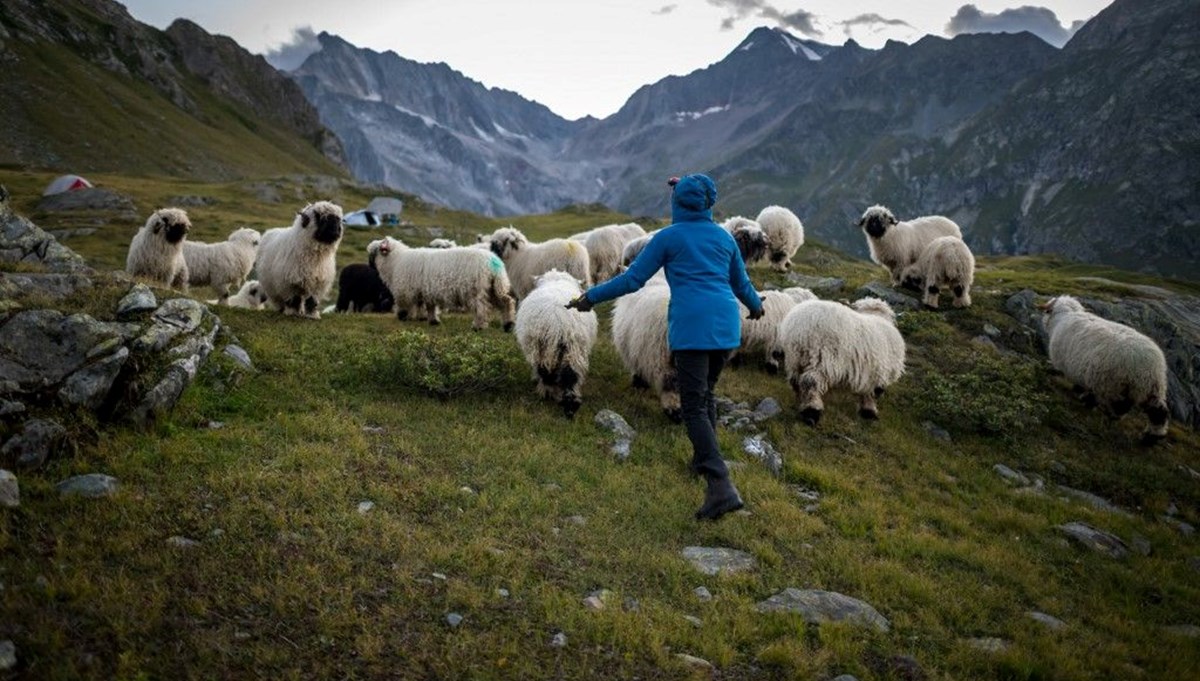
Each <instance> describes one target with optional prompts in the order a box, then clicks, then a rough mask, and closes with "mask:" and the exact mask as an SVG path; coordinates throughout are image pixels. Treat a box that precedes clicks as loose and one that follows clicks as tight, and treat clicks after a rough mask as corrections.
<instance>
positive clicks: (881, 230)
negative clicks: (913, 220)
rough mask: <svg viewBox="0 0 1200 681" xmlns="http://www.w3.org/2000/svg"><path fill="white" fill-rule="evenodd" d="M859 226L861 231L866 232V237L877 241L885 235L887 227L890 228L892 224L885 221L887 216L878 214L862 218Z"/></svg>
mask: <svg viewBox="0 0 1200 681" xmlns="http://www.w3.org/2000/svg"><path fill="white" fill-rule="evenodd" d="M861 224H862V228H863V230H864V231H866V233H867V235H868V236H870V237H871V238H873V239H878V238H879V237H881V236H883V235H884V234H886V233H887V229H888V227H891V226H892V223H891V221H890V220H888V219H887V216H886V215H881V214H879V213H872V214H871V215H868V216H866V217H864V218H863V221H862V223H861Z"/></svg>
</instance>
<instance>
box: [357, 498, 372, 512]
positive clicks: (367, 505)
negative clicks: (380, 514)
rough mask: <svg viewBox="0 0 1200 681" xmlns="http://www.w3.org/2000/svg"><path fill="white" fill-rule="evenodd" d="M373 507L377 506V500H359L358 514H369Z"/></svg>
mask: <svg viewBox="0 0 1200 681" xmlns="http://www.w3.org/2000/svg"><path fill="white" fill-rule="evenodd" d="M373 508H375V502H374V501H360V502H358V514H359V515H366V514H368V513H370V512H371V509H373Z"/></svg>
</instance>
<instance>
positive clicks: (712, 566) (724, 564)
mask: <svg viewBox="0 0 1200 681" xmlns="http://www.w3.org/2000/svg"><path fill="white" fill-rule="evenodd" d="M680 555H682V556H683V557H684V558H685V559H686V560H687V561H688V562H689V563H691V564H692V567H694V568H696V569H697V570H699V571H700V572H701V573H703V574H706V575H720V574H732V573H735V572H746V571H747V570H753V569H754V568H756V567H757V566H758V561H757V560H755V559H754V556H752V555H750V554H748V553H746V552H745V551H738V550H737V549H727V548H710V547H707V546H688V547H686V548H684V549H683V551H681V552H680Z"/></svg>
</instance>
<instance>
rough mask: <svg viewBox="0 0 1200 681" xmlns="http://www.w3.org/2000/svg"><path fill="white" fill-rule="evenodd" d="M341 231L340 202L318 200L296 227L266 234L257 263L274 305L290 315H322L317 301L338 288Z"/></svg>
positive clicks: (306, 207) (297, 220)
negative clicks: (338, 249) (336, 283)
mask: <svg viewBox="0 0 1200 681" xmlns="http://www.w3.org/2000/svg"><path fill="white" fill-rule="evenodd" d="M342 232H343V227H342V208H341V206H338V205H337V204H334V203H330V202H329V201H318V202H316V203H310V204H308V205H307V206H305V207H304V210H301V211H300V212H299V213H297V214H296V219H295V221H293V222H292V226H291V227H278V228H276V229H269V230H267V232H266V234H263V238H262V242H261V243H260V244H259V246H258V262H257V263H256V265H255V267H256V269H257V271H258V281H259V283H260V284H262V288H263V292H264V293H266V294H267V300H268V302H269V303H270V304H271V306H272V307H274V308H275V309H277V310H279V311H280V312H283V313H284V314H285V315H299V316H302V317H308V318H310V319H320V318H321V311H320V310H319V309H317V306H318V305H319V304H320V301H321V299H322V298H324V297H325V296H327V295H329V289H331V288H333V279H334V276H336V275H337V247H338V244H339V243H341V241H342Z"/></svg>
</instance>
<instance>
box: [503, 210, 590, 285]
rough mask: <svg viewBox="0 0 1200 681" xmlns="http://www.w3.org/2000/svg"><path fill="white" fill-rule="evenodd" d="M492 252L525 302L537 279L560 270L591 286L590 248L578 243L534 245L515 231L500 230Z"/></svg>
mask: <svg viewBox="0 0 1200 681" xmlns="http://www.w3.org/2000/svg"><path fill="white" fill-rule="evenodd" d="M488 243H489V244H490V245H491V249H492V252H493V253H495V254H496V255H498V256H500V259H501V260H503V261H504V266H505V268H507V270H508V277H509V280H510V281H511V282H512V292H513V294H514V295H516V297H517V298H524V297H525V296H526V295H528V294H529V292H530V291H532V290H533V279H534V277H536V276H538V275H540V274H545V273H546V272H549V271H550V270H553V269H557V270H559V271H561V272H566V273H568V274H570V275H571V276H573V277H575V278H576V279H578V280H579V281H581V282H583V285H584V287H585V288H590V287H591V285H592V273H591V261H590V260H589V258H588V252H587V248H586V247H585V246H584V245H583V244H580V243H579V242H578V241H571V240H569V239H551V240H549V241H545V242H542V243H533V242H530V241H529V240H528V239H526V238H525V235H524V234H522V233H521V232H520V230H517V229H514V228H513V227H502V228H500V229H497V230H496V231H495V232H493V233H492V235H491V236H490V237H489V238H488Z"/></svg>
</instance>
